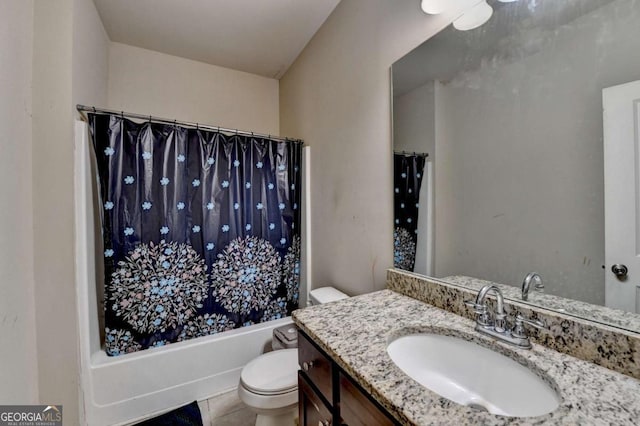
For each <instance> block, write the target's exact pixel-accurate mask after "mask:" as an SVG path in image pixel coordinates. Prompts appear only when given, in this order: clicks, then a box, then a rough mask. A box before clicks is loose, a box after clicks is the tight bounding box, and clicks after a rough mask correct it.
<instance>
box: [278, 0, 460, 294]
mask: <svg viewBox="0 0 640 426" xmlns="http://www.w3.org/2000/svg"><path fill="white" fill-rule="evenodd" d="M454 3H455V5H456V6H458V8H456V7H453V8H452V10H451V11H450V13H449V14H447V15H446V16H445V15H440V16H435V17H434V16H427V15H425V14H424V13H422V12H421V10H420V2H419V1H418V0H415V1H397V0H395V1H394V0H342V2H341V3H340V4H339V5H338V7H337V8H336V9H335V10H334V12H333V13H332V15H331V16H330V17H329V18H328V19H327V21H326V22H325V23H324V25H323V26H322V27H321V28H320V30H319V31H318V33H317V34H316V35H315V36H314V37H313V39H312V40H311V41H310V42H309V44H308V45H307V47H306V48H305V49H304V50H303V52H302V54H301V55H300V56H299V57H298V59H297V60H296V61H295V63H294V64H293V66H292V67H291V68H290V69H289V71H287V73H286V74H285V75H284V77H283V78H282V80H281V81H280V127H281V132H282V134H285V135H288V136H293V137H300V138H303V139H304V140H305V142H306V143H307V144H309V145H310V146H311V154H312V161H311V162H312V164H311V197H312V205H311V209H312V210H311V215H312V219H311V233H312V237H311V238H312V254H311V258H312V262H313V276H312V283H311V285H312V287H318V286H321V285H329V284H332V285H335V286H337V287H339V288H340V289H341V290H344V291H346V292H347V293H350V294H356V293H357V294H359V293H366V292H370V291H373V290H377V289H380V288H383V287H384V282H385V270H386V269H387V268H389V267H391V266H392V260H393V259H392V248H393V245H392V244H393V243H392V232H393V231H392V229H393V208H392V204H391V201H392V178H391V169H392V163H391V152H392V148H391V124H390V123H391V105H390V103H391V101H390V99H391V95H390V74H389V67H390V66H391V64H392V63H393V62H395V61H396V60H397V59H399V58H400V57H402V56H403V55H405V54H406V53H408V52H409V51H410V50H411V49H413V48H415V47H416V46H418V45H419V44H421V43H422V42H423V41H424V40H426V39H427V38H428V37H430V36H431V35H433V34H435V33H436V32H437V31H439V30H440V29H441V28H443V27H444V26H445V25H447V24H448V23H449V22H451V20H452V16H454V15H455V14H456V13H457V12H458V11H459V7H460V6H464V5H468V4H469V3H472V1H459V2H454ZM456 9H457V10H456Z"/></svg>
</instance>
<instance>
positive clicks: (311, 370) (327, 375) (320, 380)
mask: <svg viewBox="0 0 640 426" xmlns="http://www.w3.org/2000/svg"><path fill="white" fill-rule="evenodd" d="M298 363H299V364H300V367H302V371H304V372H305V373H306V375H307V377H308V378H309V381H310V382H311V383H313V384H314V385H315V387H316V388H318V390H319V391H320V393H321V394H322V396H323V397H324V398H325V399H326V400H327V402H329V403H330V404H332V403H333V380H332V372H333V368H332V365H333V362H332V361H331V360H330V359H329V358H328V357H327V356H326V355H325V354H324V352H322V351H321V350H320V349H319V348H317V347H316V345H315V344H313V343H312V342H311V340H310V339H309V338H308V337H307V336H306V335H305V334H304V333H302V332H298Z"/></svg>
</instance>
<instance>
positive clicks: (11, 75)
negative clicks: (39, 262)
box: [0, 0, 38, 404]
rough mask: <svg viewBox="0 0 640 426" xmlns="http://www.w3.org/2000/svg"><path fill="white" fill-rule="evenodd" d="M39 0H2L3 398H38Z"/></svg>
mask: <svg viewBox="0 0 640 426" xmlns="http://www.w3.org/2000/svg"><path fill="white" fill-rule="evenodd" d="M32 55H33V2H32V1H29V0H25V1H0V93H2V96H0V152H1V153H2V154H0V206H1V208H0V342H2V343H1V344H0V401H2V404H33V403H36V402H37V401H38V382H37V377H38V368H37V367H38V366H37V358H36V329H35V309H34V303H35V300H34V283H33V213H32V211H33V201H32V196H33V190H32V178H31V152H32V138H31V106H32V103H31V75H32V60H33V59H32Z"/></svg>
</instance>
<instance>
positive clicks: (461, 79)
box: [392, 0, 640, 331]
mask: <svg viewBox="0 0 640 426" xmlns="http://www.w3.org/2000/svg"><path fill="white" fill-rule="evenodd" d="M488 3H489V5H490V6H492V7H493V9H494V13H493V15H492V16H491V18H490V19H489V20H488V21H487V22H486V23H484V25H482V26H480V27H478V28H476V29H473V30H470V31H459V30H457V29H455V28H454V27H453V26H449V27H448V28H446V29H445V30H443V31H442V32H440V33H439V34H437V35H436V36H434V37H432V38H430V39H429V40H427V41H426V42H424V43H423V44H422V45H420V46H419V47H417V48H416V49H415V50H413V51H412V52H410V53H409V54H408V55H406V56H405V57H403V58H401V59H400V60H398V61H397V62H396V63H395V64H394V65H393V67H392V73H393V122H394V129H393V134H394V191H395V193H394V204H395V205H394V207H395V209H394V210H395V218H394V220H395V222H396V223H395V232H394V236H395V241H394V261H395V265H396V267H398V268H401V269H405V270H410V271H414V272H416V273H419V274H423V275H428V276H432V277H436V278H440V279H443V280H445V281H451V282H454V283H455V282H457V283H463V282H464V281H465V279H464V278H455V277H461V276H463V277H475V278H479V279H484V280H488V281H493V282H497V283H502V284H508V285H511V286H515V287H517V291H515V292H513V294H514V296H513V298H515V299H520V296H521V295H520V286H521V285H522V282H523V279H524V278H525V275H527V273H529V272H532V271H535V272H537V273H539V274H540V275H541V276H542V279H543V283H544V293H545V296H546V295H548V294H551V295H555V296H559V297H562V298H566V299H572V300H576V301H581V302H586V303H588V304H595V305H602V306H608V307H611V308H614V309H621V310H624V311H627V312H637V311H638V310H639V309H640V288H639V287H637V286H640V262H639V261H638V259H640V257H639V256H640V190H639V189H638V186H639V185H640V184H639V182H640V178H639V177H638V176H640V167H637V165H638V164H640V163H639V161H640V160H639V156H640V144H638V138H640V136H639V135H638V134H639V133H640V131H639V130H638V129H640V1H637V0H565V1H557V0H519V1H514V2H509V3H502V2H498V1H489V2H488ZM425 19H428V17H427V15H425ZM416 194H417V196H416ZM616 265H618V266H616ZM622 265H624V266H625V267H626V268H627V272H626V274H624V273H623V272H624V270H623V269H622ZM547 299H548V297H539V296H538V294H536V293H535V292H532V293H531V294H530V297H529V302H530V303H534V304H535V303H539V304H542V305H544V304H545V301H546V300H547ZM559 300H560V301H561V300H562V299H556V302H558V301H559ZM560 304H561V305H562V303H560ZM567 305H571V304H567ZM584 306H585V305H584V304H583V305H582V308H583V309H582V310H581V313H580V315H585V314H584V312H583V311H584ZM586 312H588V309H587V310H586ZM614 316H615V315H614ZM622 318H628V319H629V324H628V326H629V327H632V328H633V327H634V326H632V325H631V323H632V322H633V323H638V318H640V315H633V314H631V313H629V314H624V315H623V316H622ZM632 319H633V321H632ZM617 325H618V326H620V324H617ZM622 325H623V326H624V325H625V324H624V320H623V324H622ZM636 331H640V329H638V330H636Z"/></svg>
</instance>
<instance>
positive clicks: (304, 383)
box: [298, 331, 399, 426]
mask: <svg viewBox="0 0 640 426" xmlns="http://www.w3.org/2000/svg"><path fill="white" fill-rule="evenodd" d="M298 362H299V364H300V368H301V370H300V371H299V372H298V398H299V399H298V401H299V402H298V410H299V416H300V423H299V424H300V426H330V425H337V426H387V425H389V426H391V425H397V424H399V423H398V422H396V421H395V420H393V419H392V417H391V416H390V415H389V414H388V413H387V412H386V411H385V410H384V408H382V407H381V406H380V405H379V404H378V403H377V402H376V401H374V400H373V399H372V398H371V397H370V396H369V395H367V393H366V392H364V391H363V390H362V389H361V387H360V386H359V385H358V384H357V383H355V382H354V380H353V379H352V378H351V377H349V375H348V374H347V373H346V372H344V371H343V370H342V369H341V368H340V367H339V366H338V365H337V364H336V363H335V362H333V360H332V359H331V358H330V357H329V356H328V355H327V354H325V353H324V351H323V350H322V349H320V348H319V347H318V346H317V345H316V344H315V343H313V342H312V341H311V339H310V338H309V337H308V336H307V335H306V334H304V333H303V332H302V331H299V332H298Z"/></svg>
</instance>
